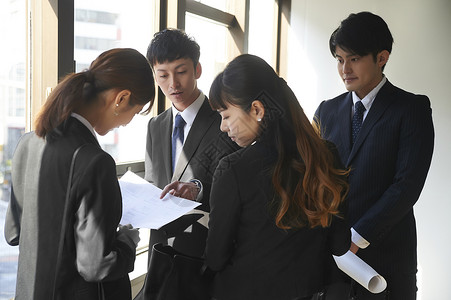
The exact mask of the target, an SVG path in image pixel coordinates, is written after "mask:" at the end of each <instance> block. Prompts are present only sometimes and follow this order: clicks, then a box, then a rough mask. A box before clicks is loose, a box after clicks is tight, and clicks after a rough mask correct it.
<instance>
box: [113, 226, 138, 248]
mask: <svg viewBox="0 0 451 300" xmlns="http://www.w3.org/2000/svg"><path fill="white" fill-rule="evenodd" d="M117 239H118V240H121V241H124V242H126V243H127V241H129V242H132V243H133V244H134V247H135V248H136V246H138V243H139V241H140V240H141V239H140V238H139V229H138V228H133V226H132V225H130V224H127V225H120V224H119V226H118V231H117ZM128 244H129V243H128Z"/></svg>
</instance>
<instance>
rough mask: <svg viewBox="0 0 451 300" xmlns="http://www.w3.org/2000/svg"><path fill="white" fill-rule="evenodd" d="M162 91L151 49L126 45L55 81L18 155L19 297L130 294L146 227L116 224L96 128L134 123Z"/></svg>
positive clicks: (114, 183)
mask: <svg viewBox="0 0 451 300" xmlns="http://www.w3.org/2000/svg"><path fill="white" fill-rule="evenodd" d="M154 96H155V87H154V80H153V74H152V71H151V69H150V66H149V64H148V62H147V60H146V58H145V57H144V56H143V55H142V54H140V53H139V52H138V51H136V50H134V49H127V48H124V49H112V50H109V51H106V52H104V53H102V54H101V55H100V56H99V57H98V58H97V59H96V60H94V61H93V62H92V64H91V66H90V68H89V69H88V70H87V71H84V72H80V73H74V74H70V75H68V76H66V77H65V78H64V79H63V80H62V81H61V82H60V83H59V84H58V85H57V86H56V88H55V89H54V90H53V91H52V93H51V94H50V96H49V98H48V99H47V101H46V103H45V104H44V106H43V107H42V109H41V111H40V113H39V115H38V117H37V119H36V126H35V127H36V129H35V131H34V132H31V133H28V134H26V135H24V136H23V137H22V138H21V140H20V141H19V144H18V146H17V148H16V151H15V153H14V157H13V161H12V193H11V201H10V204H9V207H8V212H7V218H6V224H5V237H6V240H7V241H8V243H9V244H10V245H19V250H20V253H19V267H18V274H17V287H16V299H24V300H27V299H61V300H63V299H64V300H70V299H80V300H81V299H83V300H87V299H88V300H89V299H118V300H124V299H131V287H130V280H129V277H128V273H129V272H131V271H132V270H133V265H134V261H135V255H136V245H137V243H138V241H139V233H138V231H137V229H133V228H131V226H119V229H118V225H119V221H120V219H121V215H122V198H121V191H120V188H119V184H118V180H117V175H116V165H115V162H114V160H113V158H112V157H111V156H110V155H109V154H107V153H106V152H104V151H103V150H102V149H101V148H100V144H99V142H98V141H97V137H96V134H95V132H97V133H98V134H100V135H105V134H106V133H107V132H108V131H110V130H112V129H113V128H115V127H118V126H122V125H126V124H128V123H129V122H130V121H131V120H132V118H133V117H134V116H135V114H137V113H139V112H140V111H141V110H143V108H144V106H145V105H146V104H149V108H148V109H147V110H146V111H148V110H149V109H150V108H151V106H152V104H153V100H154ZM80 146H81V148H80ZM77 150H78V151H77ZM75 152H77V155H76V156H74V153H75ZM74 157H75V160H74V164H73V166H72V167H71V164H72V161H73V158H74ZM70 174H72V178H71V180H69V178H70ZM69 182H70V185H69Z"/></svg>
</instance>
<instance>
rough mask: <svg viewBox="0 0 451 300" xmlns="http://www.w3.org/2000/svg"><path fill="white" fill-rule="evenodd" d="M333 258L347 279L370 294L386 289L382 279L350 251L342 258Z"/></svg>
mask: <svg viewBox="0 0 451 300" xmlns="http://www.w3.org/2000/svg"><path fill="white" fill-rule="evenodd" d="M333 257H334V259H335V262H336V263H337V266H338V268H340V270H342V271H343V272H345V273H346V274H348V276H349V277H351V278H352V279H354V280H355V281H357V282H358V283H359V284H360V285H362V286H363V287H365V288H366V289H367V290H368V291H370V292H371V293H374V294H377V293H381V292H383V291H384V290H385V288H386V287H387V282H386V281H385V279H384V277H382V276H381V275H379V274H378V273H377V272H376V271H375V270H374V269H373V268H372V267H371V266H369V265H368V264H367V263H366V262H364V261H363V260H362V259H361V258H360V257H358V256H357V255H355V254H354V253H352V252H351V251H348V252H346V253H345V254H343V255H342V256H335V255H333Z"/></svg>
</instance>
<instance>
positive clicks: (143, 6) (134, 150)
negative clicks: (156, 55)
mask: <svg viewBox="0 0 451 300" xmlns="http://www.w3.org/2000/svg"><path fill="white" fill-rule="evenodd" d="M156 2H157V1H156V0H153V1H152V0H135V1H133V2H127V1H121V0H98V1H90V0H75V1H74V60H75V63H76V64H75V65H76V69H75V71H76V72H80V71H83V70H85V69H87V68H88V67H89V65H90V63H91V62H92V61H93V60H94V59H95V58H96V57H97V56H98V55H99V54H100V53H102V52H103V51H105V50H108V49H111V48H126V47H127V48H135V49H136V50H138V51H140V52H141V53H142V54H143V55H146V51H147V46H148V44H149V42H150V40H151V39H152V36H153V34H154V32H156V31H158V28H157V27H156V25H155V19H156V18H155V15H156V5H157V3H156ZM155 111H156V109H154V112H155ZM154 114H155V113H154ZM150 117H151V115H149V116H140V115H137V116H136V117H135V118H134V119H133V121H132V122H131V123H130V124H128V125H127V126H126V127H121V128H117V129H115V130H113V131H111V132H110V133H108V134H107V135H105V136H98V139H99V142H100V144H101V146H102V148H103V149H104V150H105V151H107V152H108V153H109V154H110V155H111V156H113V158H114V159H115V160H116V162H118V163H122V162H129V161H137V160H141V161H142V160H144V154H145V145H146V132H147V122H148V120H149V118H150Z"/></svg>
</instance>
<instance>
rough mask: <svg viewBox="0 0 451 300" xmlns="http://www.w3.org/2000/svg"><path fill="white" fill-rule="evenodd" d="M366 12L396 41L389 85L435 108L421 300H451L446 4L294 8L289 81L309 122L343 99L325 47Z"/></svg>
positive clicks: (450, 17)
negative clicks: (323, 106)
mask: <svg viewBox="0 0 451 300" xmlns="http://www.w3.org/2000/svg"><path fill="white" fill-rule="evenodd" d="M363 10H366V11H371V12H373V13H375V14H378V15H380V16H381V17H382V18H384V20H385V21H386V22H387V23H388V26H389V28H390V30H391V32H392V35H393V37H394V40H395V43H394V45H393V51H392V54H391V56H390V60H389V62H388V65H387V67H386V68H385V74H386V76H387V78H388V79H389V80H390V81H391V82H392V83H394V84H395V85H397V86H399V87H401V88H403V89H405V90H408V91H411V92H414V93H417V94H425V95H428V96H429V98H430V100H431V103H432V110H433V120H434V125H435V133H436V140H435V151H434V156H433V159H432V165H431V169H430V171H429V175H428V178H427V180H426V185H425V187H424V189H423V192H422V194H421V196H420V199H419V201H418V202H417V204H416V205H415V214H416V219H417V228H418V262H419V273H418V286H419V293H418V299H419V300H429V299H451V286H448V281H449V278H451V254H450V253H451V217H450V216H449V214H450V212H451V201H450V200H451V196H450V194H451V191H450V189H449V186H448V184H449V185H450V186H451V175H450V174H451V173H450V167H451V155H450V154H451V132H450V131H451V99H450V94H451V92H450V87H451V57H450V56H451V33H450V30H451V1H450V0H428V1H424V0H378V1H373V0H343V1H329V0H292V15H291V32H290V35H289V45H288V61H289V67H288V73H287V81H288V84H289V85H290V86H291V87H292V88H293V90H294V91H295V93H296V95H297V96H298V98H299V100H300V102H301V105H302V106H303V107H304V110H305V112H306V114H307V116H308V117H309V118H310V119H311V118H312V116H313V113H314V112H315V109H316V107H317V106H318V104H319V102H320V101H321V100H323V99H329V98H332V97H334V96H336V95H338V94H339V93H342V92H344V91H345V89H344V87H343V83H342V82H341V80H340V79H339V77H338V73H337V70H336V63H335V60H334V59H333V57H332V56H331V54H330V52H329V48H328V41H329V37H330V34H331V33H332V31H333V30H335V28H336V27H338V25H339V23H340V21H341V20H342V19H345V18H346V17H347V16H348V15H349V14H350V13H353V12H359V11H363Z"/></svg>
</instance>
